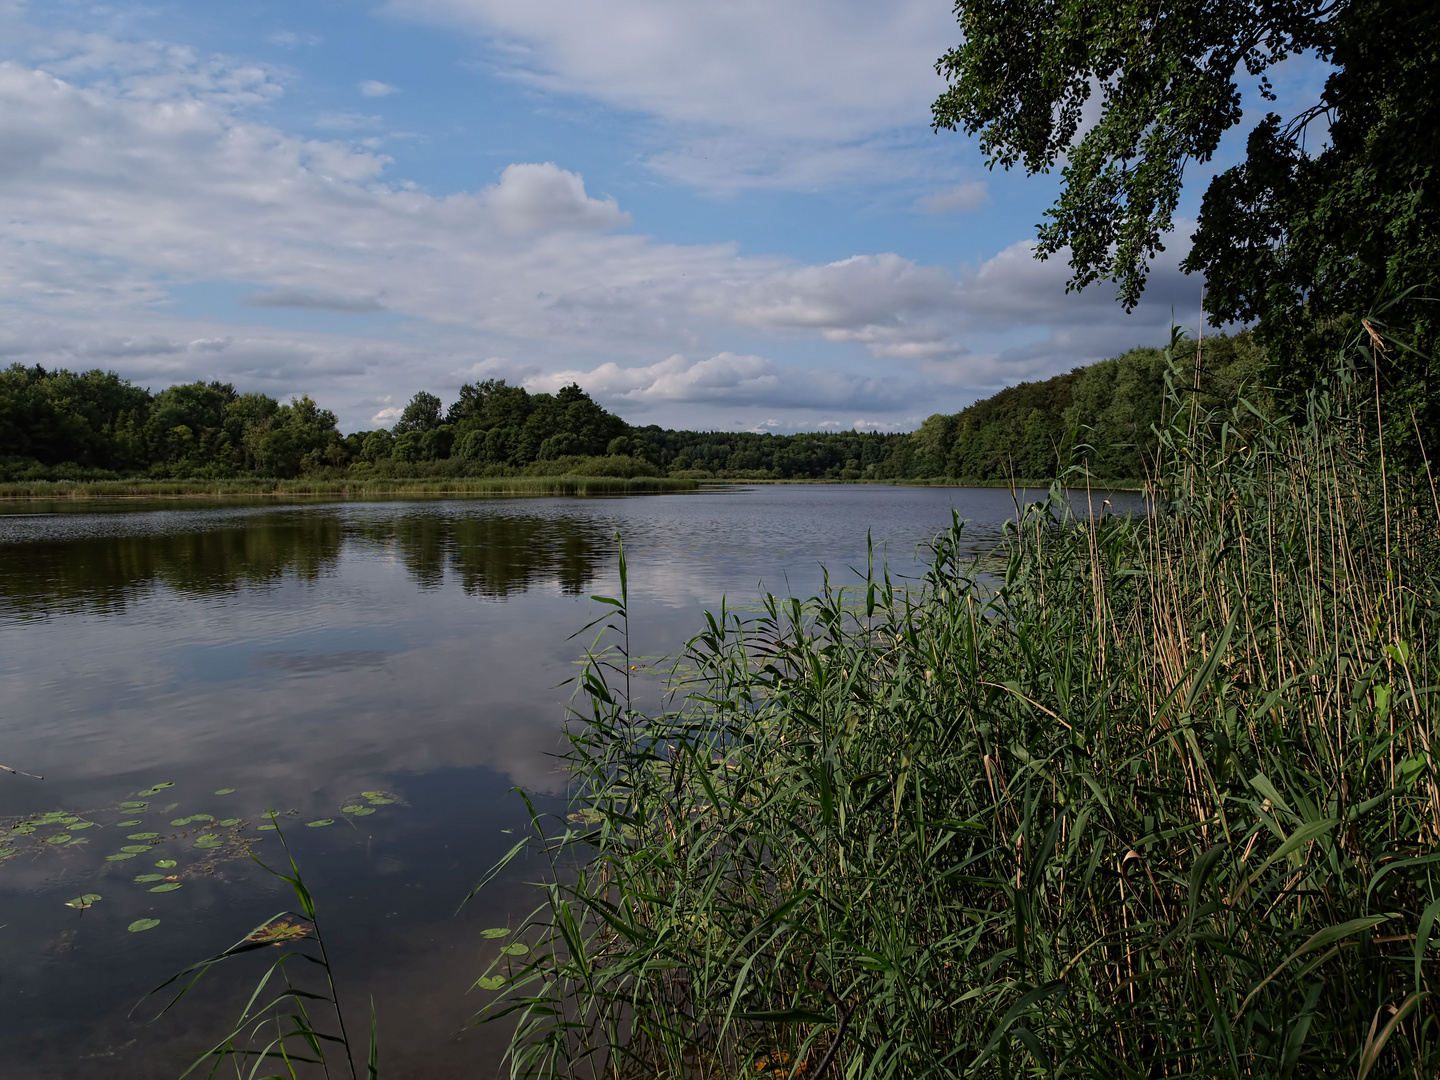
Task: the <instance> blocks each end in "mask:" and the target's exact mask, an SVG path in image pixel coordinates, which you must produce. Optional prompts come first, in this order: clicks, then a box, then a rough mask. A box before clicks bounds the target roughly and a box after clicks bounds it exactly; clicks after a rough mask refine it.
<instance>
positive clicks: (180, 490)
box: [0, 476, 698, 500]
mask: <svg viewBox="0 0 1440 1080" xmlns="http://www.w3.org/2000/svg"><path fill="white" fill-rule="evenodd" d="M697 486H698V485H697V484H696V483H695V481H693V480H674V479H670V478H668V477H660V476H637V477H628V478H627V477H615V476H509V477H488V478H466V477H435V478H430V479H418V480H407V479H388V478H385V479H378V478H377V479H359V480H307V479H304V478H301V479H298V480H90V481H70V480H55V481H50V480H34V481H25V482H16V483H8V484H0V499H77V500H79V499H122V498H140V499H153V498H178V497H184V496H192V497H200V498H213V497H217V496H218V497H224V496H241V495H276V496H332V495H333V496H342V497H346V498H372V497H378V496H389V495H462V496H463V495H634V494H644V493H651V492H671V491H692V490H694V489H695V488H696V487H697Z"/></svg>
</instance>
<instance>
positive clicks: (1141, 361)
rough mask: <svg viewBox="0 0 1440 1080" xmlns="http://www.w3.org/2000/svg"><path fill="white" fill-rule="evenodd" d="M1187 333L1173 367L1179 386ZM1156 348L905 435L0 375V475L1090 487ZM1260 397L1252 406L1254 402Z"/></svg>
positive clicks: (1158, 392)
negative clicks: (1058, 482) (685, 424)
mask: <svg viewBox="0 0 1440 1080" xmlns="http://www.w3.org/2000/svg"><path fill="white" fill-rule="evenodd" d="M1195 349H1196V343H1195V342H1193V341H1191V342H1187V343H1184V344H1182V346H1181V348H1180V350H1179V353H1178V357H1177V358H1178V361H1179V364H1178V367H1177V371H1176V374H1175V375H1174V376H1173V377H1175V378H1178V379H1181V380H1182V381H1184V382H1185V383H1186V385H1188V384H1189V380H1190V379H1191V378H1192V375H1191V373H1192V372H1193V365H1194V358H1195ZM1202 368H1203V371H1204V374H1205V377H1204V380H1203V384H1204V392H1203V393H1202V395H1201V399H1202V404H1204V405H1215V404H1228V403H1230V402H1231V401H1232V400H1233V399H1234V398H1235V396H1236V394H1237V392H1238V391H1239V389H1240V388H1241V387H1242V386H1249V387H1250V388H1251V389H1252V392H1256V391H1257V388H1258V387H1259V384H1260V381H1261V375H1262V372H1263V369H1264V366H1263V358H1262V355H1261V352H1260V350H1259V349H1258V348H1257V347H1256V346H1255V345H1254V343H1253V342H1252V341H1251V340H1250V338H1249V336H1248V335H1245V334H1241V335H1237V336H1234V337H1223V336H1217V337H1212V338H1209V339H1207V340H1206V341H1205V343H1204V354H1203V364H1202ZM1164 386H1165V360H1164V356H1163V353H1162V352H1161V350H1159V349H1154V348H1141V349H1133V350H1131V351H1130V352H1128V353H1126V354H1125V355H1124V356H1120V357H1117V358H1115V359H1112V360H1105V361H1102V362H1100V363H1098V364H1092V365H1090V366H1089V367H1083V368H1076V369H1075V370H1074V371H1071V372H1069V373H1067V374H1064V375H1057V376H1056V377H1054V378H1052V379H1048V380H1045V381H1044V382H1033V383H1021V384H1020V385H1018V386H1014V387H1010V388H1009V389H1006V390H1002V391H1001V392H1000V393H998V394H996V395H995V396H994V397H991V398H987V399H985V400H984V401H979V402H976V403H975V404H974V405H971V406H970V407H969V408H967V409H965V410H963V411H962V412H960V413H958V414H954V415H944V414H938V413H937V414H936V415H934V416H932V417H930V418H929V419H928V420H926V421H925V423H924V424H922V425H921V427H920V429H919V430H918V431H915V432H912V433H910V434H904V435H899V434H879V433H874V432H859V431H840V432H826V433H806V434H799V435H770V434H759V433H755V432H721V431H675V430H670V429H664V428H660V427H656V426H653V425H651V426H647V427H633V426H631V425H629V424H627V423H626V422H625V421H624V420H622V419H621V418H620V417H618V416H616V415H615V414H613V413H611V412H608V411H606V410H605V409H603V408H601V407H600V406H599V405H598V404H596V403H595V401H594V400H592V399H591V397H590V395H589V394H587V393H586V392H585V391H584V390H582V389H581V388H580V387H579V386H576V385H573V384H572V385H570V386H566V387H563V388H562V389H561V390H560V391H559V392H558V393H555V394H532V393H530V392H529V391H527V390H525V389H524V388H523V387H518V386H510V385H508V384H506V383H505V382H504V381H500V380H487V381H485V382H482V383H476V384H467V385H465V386H463V387H461V389H460V395H459V398H458V399H457V400H456V401H455V402H453V403H452V404H451V405H450V406H449V407H448V408H446V407H445V405H444V403H443V402H442V401H441V400H440V399H439V398H438V397H436V396H435V395H433V394H431V393H428V392H426V391H421V392H420V393H418V394H416V395H415V396H414V398H412V399H411V401H410V403H409V405H407V406H406V408H405V410H404V412H403V413H402V415H401V417H400V419H399V420H398V421H397V422H396V423H395V425H394V427H393V428H392V429H389V430H386V429H379V430H375V431H357V432H354V433H352V434H349V435H342V434H341V433H340V431H339V430H338V429H337V427H336V419H335V414H334V413H332V412H330V411H329V410H328V409H322V408H320V407H319V406H318V405H317V404H316V403H315V402H314V401H312V400H311V399H310V398H309V397H308V396H306V397H300V398H294V399H292V400H291V401H289V402H288V403H285V404H281V403H280V402H278V401H276V400H275V399H274V398H271V397H268V396H267V395H265V394H258V393H245V394H242V393H239V392H238V391H237V390H236V389H235V388H234V387H233V386H231V385H230V384H229V383H220V382H209V383H203V382H197V383H186V384H182V385H177V386H172V387H169V388H168V389H166V390H162V391H160V392H159V393H156V394H152V393H151V392H150V391H149V390H146V389H143V388H141V387H138V386H135V385H134V384H132V383H131V382H129V381H128V380H126V379H123V378H121V377H120V376H118V375H116V374H115V373H113V372H104V371H98V370H96V371H87V372H83V373H78V374H77V373H75V372H70V371H64V370H59V371H47V370H46V369H44V368H42V367H38V366H37V367H28V368H27V367H23V366H21V365H19V364H16V365H12V366H11V367H9V368H7V369H5V370H3V371H0V480H4V481H24V480H65V479H73V480H86V479H110V478H123V477H151V478H154V479H212V480H218V479H227V478H237V477H279V478H289V477H297V476H319V477H334V478H344V477H396V478H407V477H414V478H423V477H443V476H457V477H458V476H512V475H518V474H532V475H559V474H562V473H573V474H579V475H606V476H630V477H633V476H661V475H670V476H682V477H690V478H695V479H704V478H708V477H714V478H717V479H750V480H761V479H771V480H950V481H956V482H972V483H994V482H997V481H1005V480H1010V479H1016V480H1046V479H1050V478H1052V477H1054V476H1055V475H1056V473H1057V470H1059V469H1062V468H1065V467H1067V466H1069V465H1071V464H1075V463H1079V462H1082V461H1083V462H1085V463H1086V464H1088V466H1089V468H1090V470H1091V473H1092V475H1093V476H1094V477H1095V478H1096V479H1099V480H1110V481H1124V480H1135V479H1139V478H1142V477H1144V476H1145V475H1146V474H1147V473H1148V472H1149V471H1150V470H1149V465H1148V463H1149V462H1150V461H1151V460H1152V457H1153V453H1154V426H1155V425H1156V424H1157V423H1158V422H1159V420H1160V408H1161V403H1162V401H1163V399H1164ZM1260 404H1262V405H1263V404H1264V402H1263V400H1262V401H1260Z"/></svg>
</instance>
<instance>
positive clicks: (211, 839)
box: [195, 833, 225, 848]
mask: <svg viewBox="0 0 1440 1080" xmlns="http://www.w3.org/2000/svg"><path fill="white" fill-rule="evenodd" d="M224 845H225V841H224V840H221V839H220V838H219V837H218V836H210V835H209V834H208V833H207V834H206V835H205V836H202V837H200V839H198V840H196V841H195V846H196V847H198V848H217V847H224Z"/></svg>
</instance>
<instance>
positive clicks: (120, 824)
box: [115, 821, 140, 829]
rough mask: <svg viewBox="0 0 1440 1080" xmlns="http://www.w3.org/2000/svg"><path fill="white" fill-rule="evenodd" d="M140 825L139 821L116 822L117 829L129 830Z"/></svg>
mask: <svg viewBox="0 0 1440 1080" xmlns="http://www.w3.org/2000/svg"><path fill="white" fill-rule="evenodd" d="M139 824H140V822H139V821H117V822H115V827H116V828H117V829H128V828H130V826H131V825H139Z"/></svg>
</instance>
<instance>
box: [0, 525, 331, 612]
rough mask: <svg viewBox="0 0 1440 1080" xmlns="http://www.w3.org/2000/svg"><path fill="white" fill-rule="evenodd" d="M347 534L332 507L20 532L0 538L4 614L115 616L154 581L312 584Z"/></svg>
mask: <svg viewBox="0 0 1440 1080" xmlns="http://www.w3.org/2000/svg"><path fill="white" fill-rule="evenodd" d="M17 531H19V530H15V529H13V528H12V529H11V530H10V532H11V534H12V535H13V534H14V533H15V532H17ZM22 536H23V533H22ZM341 542H342V529H341V524H340V520H339V519H338V518H337V517H335V516H334V515H327V514H315V515H310V516H295V517H288V518H286V519H285V520H283V521H276V522H267V523H266V524H264V525H259V526H256V525H252V526H250V527H245V528H229V529H223V530H215V529H212V530H208V531H197V532H181V533H173V534H168V535H159V536H155V535H126V534H124V533H123V532H122V533H121V534H119V535H109V536H103V535H102V536H90V537H86V538H84V539H78V540H70V541H61V542H55V541H47V540H42V539H34V540H31V539H21V540H19V541H18V542H16V541H12V542H10V543H7V544H3V545H0V553H3V558H0V613H3V614H5V615H10V616H28V617H41V616H46V615H57V614H70V613H75V612H88V613H98V614H114V613H117V612H119V611H121V610H123V609H124V608H125V607H126V606H127V605H128V604H129V603H130V602H131V601H133V600H134V598H135V597H136V596H137V594H141V593H148V592H149V591H151V590H152V589H154V588H155V587H157V586H159V587H163V588H166V589H169V590H172V591H174V592H176V593H178V594H180V595H183V596H191V597H198V596H205V595H208V594H217V593H231V592H234V591H236V590H237V589H239V588H241V587H242V586H263V585H269V584H275V583H278V582H279V581H281V580H282V579H284V578H286V577H287V576H288V577H291V578H294V579H297V580H300V581H308V582H313V581H315V580H317V579H319V578H320V577H321V576H323V575H325V574H327V573H330V572H332V571H333V569H334V567H335V565H336V562H337V560H338V559H339V557H340V547H341Z"/></svg>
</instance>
